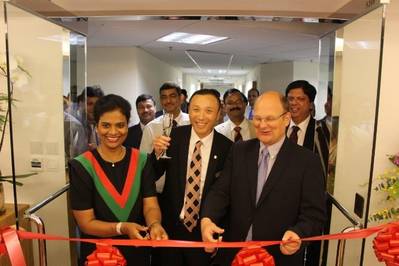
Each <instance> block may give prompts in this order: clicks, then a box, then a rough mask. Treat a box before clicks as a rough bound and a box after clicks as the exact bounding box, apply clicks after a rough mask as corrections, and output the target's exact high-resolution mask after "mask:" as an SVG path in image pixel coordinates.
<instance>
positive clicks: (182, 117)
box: [140, 82, 190, 193]
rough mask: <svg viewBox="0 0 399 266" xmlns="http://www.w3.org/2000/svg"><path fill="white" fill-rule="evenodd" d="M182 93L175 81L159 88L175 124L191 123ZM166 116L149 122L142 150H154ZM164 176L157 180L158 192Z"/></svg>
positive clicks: (165, 106)
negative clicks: (183, 109)
mask: <svg viewBox="0 0 399 266" xmlns="http://www.w3.org/2000/svg"><path fill="white" fill-rule="evenodd" d="M180 94H181V88H180V87H179V86H178V85H177V84H174V83H168V82H167V83H164V84H163V85H162V86H161V88H159V98H160V103H161V106H162V108H163V110H164V111H165V112H166V113H169V114H172V115H173V120H174V124H176V125H175V126H182V125H189V124H190V119H189V117H188V114H186V113H183V112H182V111H181V110H180V104H181V100H180ZM163 118H164V116H163V115H161V116H160V117H157V118H155V119H154V120H152V121H151V122H149V123H148V124H147V125H146V126H145V127H144V129H143V136H142V138H141V143H140V151H142V152H146V153H151V152H152V150H153V145H152V144H153V141H154V139H155V138H157V137H159V136H161V135H162V133H163V127H162V121H163ZM163 184H164V178H161V179H159V180H158V181H157V182H156V187H157V192H158V193H160V192H162V190H163Z"/></svg>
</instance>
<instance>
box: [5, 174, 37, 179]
mask: <svg viewBox="0 0 399 266" xmlns="http://www.w3.org/2000/svg"><path fill="white" fill-rule="evenodd" d="M33 175H37V173H28V174H23V175H16V176H15V177H16V178H27V177H30V176H33ZM0 178H12V175H5V176H1V177H0Z"/></svg>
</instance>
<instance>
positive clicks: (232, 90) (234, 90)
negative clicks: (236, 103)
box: [223, 88, 248, 104]
mask: <svg viewBox="0 0 399 266" xmlns="http://www.w3.org/2000/svg"><path fill="white" fill-rule="evenodd" d="M234 93H239V94H240V95H241V98H242V100H243V101H244V103H245V104H248V99H247V96H245V94H244V93H242V92H241V91H239V90H237V89H236V88H231V89H228V90H227V91H225V92H224V94H223V102H224V103H226V99H227V97H228V96H229V95H231V94H234Z"/></svg>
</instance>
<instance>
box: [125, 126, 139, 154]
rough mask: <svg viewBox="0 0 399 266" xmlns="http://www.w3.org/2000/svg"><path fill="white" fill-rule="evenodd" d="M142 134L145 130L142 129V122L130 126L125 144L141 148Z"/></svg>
mask: <svg viewBox="0 0 399 266" xmlns="http://www.w3.org/2000/svg"><path fill="white" fill-rule="evenodd" d="M142 136H143V131H142V130H141V127H140V123H138V124H137V125H134V126H132V127H129V131H128V133H127V137H126V140H125V142H124V143H123V146H125V147H131V148H136V149H139V148H140V142H141V137H142Z"/></svg>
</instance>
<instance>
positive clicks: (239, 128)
mask: <svg viewBox="0 0 399 266" xmlns="http://www.w3.org/2000/svg"><path fill="white" fill-rule="evenodd" d="M234 131H235V133H236V135H235V136H234V142H237V141H239V140H242V135H241V132H240V131H241V127H235V128H234Z"/></svg>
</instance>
